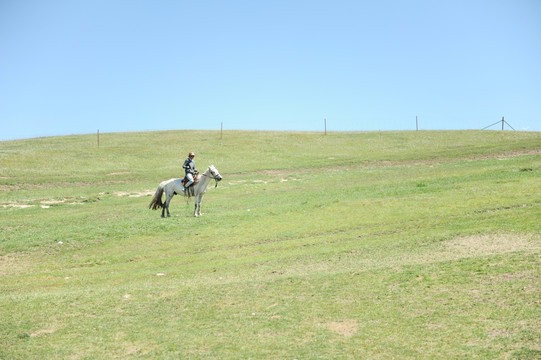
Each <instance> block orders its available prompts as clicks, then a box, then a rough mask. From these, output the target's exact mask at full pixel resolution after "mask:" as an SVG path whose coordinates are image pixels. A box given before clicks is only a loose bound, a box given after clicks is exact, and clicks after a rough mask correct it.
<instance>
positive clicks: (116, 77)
mask: <svg viewBox="0 0 541 360" xmlns="http://www.w3.org/2000/svg"><path fill="white" fill-rule="evenodd" d="M416 116H418V118H419V128H420V129H427V130H431V129H481V128H483V127H485V126H487V125H490V124H492V123H495V122H497V121H499V120H501V118H502V116H505V120H506V121H507V122H508V123H509V124H510V125H511V126H513V128H515V129H516V130H528V131H541V1H539V0H507V1H501V0H486V1H485V0H478V1H476V0H467V1H463V0H451V1H443V0H442V1H422V0H417V1H416V0H412V1H389V0H383V1H360V0H357V1H345V0H333V1H317V0H312V1H295V0H286V1H282V0H273V1H253V0H252V1H240V0H239V1H235V0H229V1H224V0H222V1H204V0H198V1H196V0H190V1H188V0H175V1H159V0H156V1H150V0H148V1H145V0H139V1H137V0H93V1H83V0H81V1H73V0H66V1H62V0H0V125H1V126H0V140H9V139H18V138H30V137H39V136H53V135H67V134H86V133H95V132H96V131H97V130H98V129H99V130H100V132H102V133H103V132H118V131H146V130H168V129H215V130H219V129H220V124H221V123H223V126H224V130H228V129H255V130H295V131H297V130H300V131H304V130H306V131H320V130H323V124H324V119H327V129H328V130H329V131H365V130H366V131H374V130H413V129H415V117H416ZM494 129H498V126H495V127H494Z"/></svg>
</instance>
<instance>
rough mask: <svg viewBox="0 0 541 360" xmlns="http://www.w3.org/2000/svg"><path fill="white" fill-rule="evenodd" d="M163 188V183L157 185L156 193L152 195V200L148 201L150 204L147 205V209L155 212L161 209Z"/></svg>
mask: <svg viewBox="0 0 541 360" xmlns="http://www.w3.org/2000/svg"><path fill="white" fill-rule="evenodd" d="M164 188H165V185H164V183H161V184H160V185H158V188H157V189H156V193H155V194H154V196H153V197H152V200H151V201H150V204H149V205H148V208H149V209H152V210H156V209H159V208H161V207H163V202H162V195H163V190H164Z"/></svg>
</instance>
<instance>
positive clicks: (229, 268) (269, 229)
mask: <svg viewBox="0 0 541 360" xmlns="http://www.w3.org/2000/svg"><path fill="white" fill-rule="evenodd" d="M189 151H194V152H195V153H196V159H195V160H196V164H197V168H198V169H199V170H205V169H206V167H207V166H208V165H211V164H214V165H215V166H216V168H217V169H218V170H219V171H220V173H221V175H222V176H223V177H224V180H223V181H222V182H220V183H219V185H218V187H217V188H214V182H212V183H211V186H210V187H209V190H208V192H207V195H206V196H205V198H204V200H203V204H202V208H203V216H202V217H200V218H194V217H193V201H191V200H190V201H189V202H187V201H186V200H185V199H184V198H182V197H180V196H175V197H174V198H173V201H172V204H171V208H170V210H171V214H172V217H171V218H166V219H162V218H161V217H160V214H161V211H160V212H158V211H152V210H149V209H148V204H149V202H150V199H151V195H152V194H153V193H154V191H155V190H156V187H157V186H158V184H159V183H160V182H161V181H162V180H166V179H169V178H172V177H180V176H182V175H183V172H182V169H181V165H182V162H183V160H184V159H185V158H186V156H187V154H188V152H189ZM0 231H1V233H0V359H6V360H7V359H9V360H11V359H114V358H121V359H291V360H293V359H299V360H300V359H539V358H541V321H540V319H541V261H540V260H541V258H540V254H541V133H539V132H511V131H506V132H501V131H420V132H368V133H329V134H328V135H327V136H324V135H323V134H321V133H302V132H301V133H290V132H249V131H227V132H225V133H224V136H223V139H220V133H219V132H214V131H167V132H144V133H112V134H101V137H100V147H99V148H98V146H97V139H96V135H81V136H63V137H50V138H38V139H28V140H17V141H5V142H0Z"/></svg>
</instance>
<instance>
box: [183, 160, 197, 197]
mask: <svg viewBox="0 0 541 360" xmlns="http://www.w3.org/2000/svg"><path fill="white" fill-rule="evenodd" d="M194 157H195V154H194V153H193V152H191V153H190V154H189V155H188V158H187V159H186V161H184V165H182V167H183V168H184V171H185V172H186V179H188V182H187V183H186V185H184V186H183V187H182V191H186V189H187V188H188V187H189V186H190V185H192V184H193V183H194V176H195V174H196V173H197V170H196V169H195V162H194V161H193V158H194Z"/></svg>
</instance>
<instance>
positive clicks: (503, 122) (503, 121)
mask: <svg viewBox="0 0 541 360" xmlns="http://www.w3.org/2000/svg"><path fill="white" fill-rule="evenodd" d="M503 124H505V120H504V119H503V116H502V131H503Z"/></svg>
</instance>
